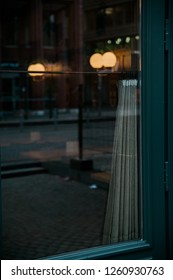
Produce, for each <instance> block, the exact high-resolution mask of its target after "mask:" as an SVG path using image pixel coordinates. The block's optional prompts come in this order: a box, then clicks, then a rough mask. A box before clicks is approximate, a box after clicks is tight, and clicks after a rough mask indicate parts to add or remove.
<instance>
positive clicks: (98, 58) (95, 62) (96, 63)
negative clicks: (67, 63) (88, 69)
mask: <svg viewBox="0 0 173 280" xmlns="http://www.w3.org/2000/svg"><path fill="white" fill-rule="evenodd" d="M90 65H91V66H92V67H93V68H95V69H100V68H102V66H103V56H102V55H101V54H100V53H94V54H93V55H92V56H91V57H90Z"/></svg>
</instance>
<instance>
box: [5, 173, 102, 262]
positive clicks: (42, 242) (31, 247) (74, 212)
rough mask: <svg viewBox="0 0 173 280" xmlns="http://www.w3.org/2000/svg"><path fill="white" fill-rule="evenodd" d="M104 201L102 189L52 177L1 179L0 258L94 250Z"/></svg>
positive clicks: (41, 175) (59, 177) (37, 256)
mask: <svg viewBox="0 0 173 280" xmlns="http://www.w3.org/2000/svg"><path fill="white" fill-rule="evenodd" d="M106 198H107V190H106V189H100V188H97V189H94V188H90V186H89V185H86V184H83V183H81V182H77V181H74V180H72V179H69V178H67V177H61V176H58V175H52V174H39V175H34V176H26V177H20V178H13V179H5V180H2V201H3V243H4V246H3V257H2V259H21V260H22V259H36V258H44V257H46V256H50V255H55V254H61V253H65V252H69V251H75V250H80V249H83V248H89V247H93V246H97V245H100V244H101V242H102V229H103V223H104V214H105V206H106Z"/></svg>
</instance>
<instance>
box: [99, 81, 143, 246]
mask: <svg viewBox="0 0 173 280" xmlns="http://www.w3.org/2000/svg"><path fill="white" fill-rule="evenodd" d="M136 88H137V80H122V81H119V85H118V94H119V101H118V107H117V112H116V123H115V132H114V144H113V155H112V167H111V179H110V185H109V193H108V200H107V209H106V216H105V224H104V230H103V243H104V244H109V243H115V242H121V241H127V240H132V239H137V238H138V237H139V229H138V227H139V223H138V212H139V211H138V183H139V179H138V170H139V166H138V131H137V129H138V112H137V103H136Z"/></svg>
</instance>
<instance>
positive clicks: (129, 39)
mask: <svg viewBox="0 0 173 280" xmlns="http://www.w3.org/2000/svg"><path fill="white" fill-rule="evenodd" d="M135 39H136V40H139V39H140V37H139V35H136V36H135ZM130 41H131V37H130V36H127V37H126V38H125V42H126V43H127V44H128V43H130ZM121 42H122V38H120V37H119V38H117V39H116V40H115V43H116V45H119V44H121ZM107 43H108V44H112V40H110V39H109V40H108V41H107Z"/></svg>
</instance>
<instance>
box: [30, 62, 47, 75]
mask: <svg viewBox="0 0 173 280" xmlns="http://www.w3.org/2000/svg"><path fill="white" fill-rule="evenodd" d="M44 72H45V66H44V65H43V64H41V63H33V64H30V65H29V66H28V74H29V75H30V76H32V77H37V76H43V75H44Z"/></svg>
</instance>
